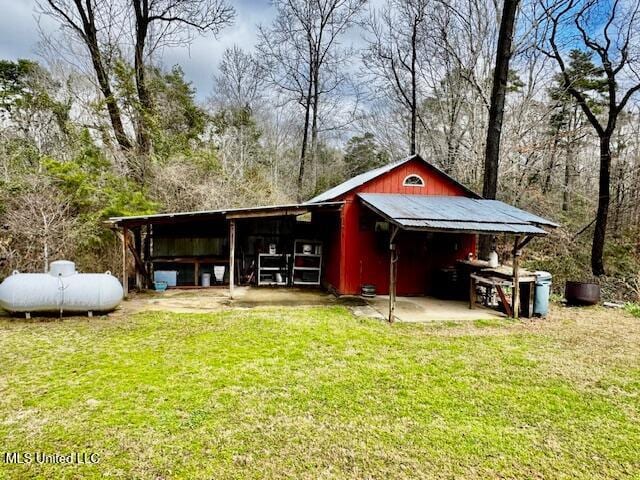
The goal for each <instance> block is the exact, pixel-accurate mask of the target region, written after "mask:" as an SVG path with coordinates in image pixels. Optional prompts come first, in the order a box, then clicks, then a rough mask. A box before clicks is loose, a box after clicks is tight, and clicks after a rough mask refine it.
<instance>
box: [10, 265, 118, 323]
mask: <svg viewBox="0 0 640 480" xmlns="http://www.w3.org/2000/svg"><path fill="white" fill-rule="evenodd" d="M123 296H124V291H123V289H122V285H120V282H119V281H118V279H117V278H116V277H114V276H113V275H111V273H110V272H106V273H77V272H76V267H75V264H74V263H73V262H68V261H64V260H60V261H56V262H52V263H51V266H50V269H49V273H20V272H18V271H15V272H13V274H12V275H10V276H9V277H7V278H6V279H5V280H4V282H2V283H0V307H2V308H3V309H5V310H7V311H9V312H22V313H31V312H52V313H55V312H60V311H63V312H108V311H110V310H113V309H114V308H116V307H117V306H118V304H119V303H120V302H121V301H122V297H123Z"/></svg>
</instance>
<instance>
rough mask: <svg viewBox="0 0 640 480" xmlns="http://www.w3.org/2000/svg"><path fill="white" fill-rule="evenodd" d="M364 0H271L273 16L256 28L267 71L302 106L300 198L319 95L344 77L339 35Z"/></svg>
mask: <svg viewBox="0 0 640 480" xmlns="http://www.w3.org/2000/svg"><path fill="white" fill-rule="evenodd" d="M365 3H366V0H275V1H274V5H275V7H276V10H277V16H276V19H275V20H274V22H273V24H272V26H271V28H270V29H267V28H265V27H263V26H260V27H259V39H260V44H259V46H258V50H259V52H260V53H261V54H262V55H263V57H264V59H265V62H266V64H267V66H268V70H269V71H270V80H271V83H272V84H273V85H275V86H276V87H277V88H278V89H279V90H280V91H281V92H285V93H288V94H290V95H291V97H292V98H293V99H295V101H296V102H298V103H299V104H300V105H301V106H302V108H303V109H304V121H303V125H302V142H301V147H300V166H299V170H298V180H297V188H298V197H299V198H301V195H302V191H303V181H304V178H305V167H306V162H307V149H308V146H309V145H308V143H309V136H310V135H311V152H312V155H314V156H315V153H316V149H317V142H318V132H319V123H318V122H319V118H320V109H321V108H320V105H321V97H322V96H323V95H326V94H329V93H335V92H337V90H338V89H339V88H340V85H341V84H342V83H343V82H344V75H342V74H341V73H340V72H339V69H338V66H343V65H344V63H345V61H346V56H345V55H343V54H341V52H340V51H339V47H340V45H339V39H340V37H341V36H342V35H343V34H344V33H345V32H346V31H347V29H348V28H349V27H350V26H351V25H352V24H353V21H354V18H355V15H356V14H357V13H358V12H359V11H360V10H361V8H362V7H363V6H364V5H365Z"/></svg>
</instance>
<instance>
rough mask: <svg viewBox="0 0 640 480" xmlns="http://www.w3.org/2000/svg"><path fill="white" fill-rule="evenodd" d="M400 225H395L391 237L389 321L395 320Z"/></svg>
mask: <svg viewBox="0 0 640 480" xmlns="http://www.w3.org/2000/svg"><path fill="white" fill-rule="evenodd" d="M398 230H399V227H398V226H397V225H393V230H392V231H391V238H390V239H389V323H393V322H394V320H395V311H396V283H397V277H398V250H397V249H396V242H395V239H396V235H397V234H398Z"/></svg>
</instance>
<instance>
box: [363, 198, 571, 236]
mask: <svg viewBox="0 0 640 480" xmlns="http://www.w3.org/2000/svg"><path fill="white" fill-rule="evenodd" d="M358 196H359V197H360V199H361V200H362V202H363V203H364V204H365V205H366V206H367V207H369V208H370V209H371V210H373V211H374V212H376V213H378V214H379V215H381V216H382V217H384V218H385V219H387V220H388V221H390V222H392V223H394V224H395V225H397V226H399V227H400V228H402V229H404V230H422V231H435V232H437V231H440V232H465V233H508V234H524V235H546V234H547V232H546V231H545V230H543V229H542V228H541V227H551V228H555V227H557V226H558V224H556V223H554V222H552V221H550V220H547V219H545V218H542V217H539V216H537V215H534V214H532V213H529V212H526V211H524V210H521V209H519V208H516V207H514V206H511V205H508V204H506V203H504V202H500V201H498V200H484V199H476V198H468V197H457V196H430V195H403V194H387V193H360V194H358Z"/></svg>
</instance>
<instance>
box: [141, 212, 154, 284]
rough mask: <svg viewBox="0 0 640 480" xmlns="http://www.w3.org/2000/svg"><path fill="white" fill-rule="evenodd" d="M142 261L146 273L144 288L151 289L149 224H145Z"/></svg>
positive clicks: (151, 269) (151, 267)
mask: <svg viewBox="0 0 640 480" xmlns="http://www.w3.org/2000/svg"><path fill="white" fill-rule="evenodd" d="M143 250H144V258H143V259H142V260H143V261H144V266H145V271H146V272H147V279H146V280H147V285H146V288H152V287H153V263H152V262H151V224H150V223H147V226H146V228H145V235H144V248H143Z"/></svg>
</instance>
